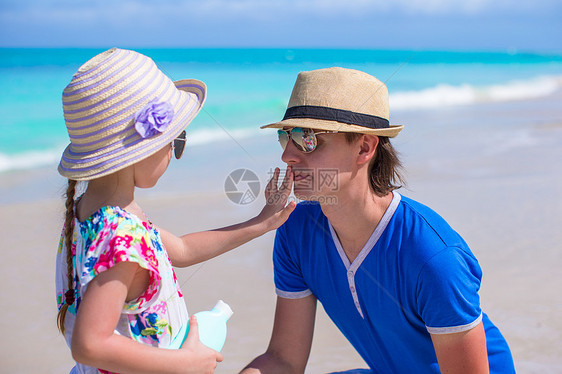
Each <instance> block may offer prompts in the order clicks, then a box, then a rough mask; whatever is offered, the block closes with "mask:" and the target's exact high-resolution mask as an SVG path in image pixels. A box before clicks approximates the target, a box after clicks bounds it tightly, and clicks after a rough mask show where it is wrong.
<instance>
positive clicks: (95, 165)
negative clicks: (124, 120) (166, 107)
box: [58, 79, 207, 181]
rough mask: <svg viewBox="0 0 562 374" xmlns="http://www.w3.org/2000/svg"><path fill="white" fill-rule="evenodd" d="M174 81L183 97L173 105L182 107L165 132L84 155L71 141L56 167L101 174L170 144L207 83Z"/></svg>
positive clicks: (72, 174)
mask: <svg viewBox="0 0 562 374" xmlns="http://www.w3.org/2000/svg"><path fill="white" fill-rule="evenodd" d="M173 83H174V85H175V86H176V88H177V89H178V90H179V91H180V93H181V95H182V100H180V102H179V103H178V104H177V105H176V107H175V110H176V109H177V110H179V109H180V108H181V107H183V111H182V112H181V113H176V114H179V115H176V116H175V117H174V119H173V120H172V121H171V122H170V125H169V126H168V128H167V130H166V131H165V132H163V133H161V134H158V135H155V136H154V137H152V138H149V139H143V140H141V141H140V143H144V142H148V145H143V146H142V147H139V146H136V145H135V144H133V143H137V144H138V142H139V140H138V139H132V140H131V141H129V143H128V144H123V146H122V147H121V148H120V149H116V150H115V151H112V152H111V155H106V154H104V152H105V151H104V152H97V153H94V154H89V155H87V156H82V155H76V154H75V153H73V152H72V144H70V145H68V146H67V147H66V149H65V150H64V152H63V157H62V159H61V162H60V164H59V167H58V171H59V173H60V174H61V175H62V176H64V177H66V178H68V179H73V180H76V181H88V180H91V179H95V178H100V177H103V176H106V175H109V174H112V173H115V172H116V171H119V170H121V169H124V168H126V167H128V166H130V165H132V164H135V163H137V162H139V161H142V160H144V159H146V158H148V157H150V156H152V155H153V154H154V153H156V152H158V151H159V150H160V149H162V148H163V147H164V146H166V145H168V144H170V143H171V142H172V141H173V140H174V139H175V138H177V137H178V136H179V135H180V134H181V132H182V131H183V130H185V129H186V127H187V126H188V125H189V124H190V123H191V121H192V120H193V119H194V118H195V116H196V115H197V114H198V113H199V111H200V110H201V108H202V107H203V104H204V102H205V99H206V97H207V95H206V85H205V83H203V82H201V81H199V80H196V79H183V80H179V81H175V82H173ZM132 128H133V129H134V127H132ZM65 160H66V161H65Z"/></svg>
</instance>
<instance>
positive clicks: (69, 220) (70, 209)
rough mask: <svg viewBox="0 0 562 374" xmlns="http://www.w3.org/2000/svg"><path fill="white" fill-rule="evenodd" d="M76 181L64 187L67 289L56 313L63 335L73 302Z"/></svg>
mask: <svg viewBox="0 0 562 374" xmlns="http://www.w3.org/2000/svg"><path fill="white" fill-rule="evenodd" d="M76 183H77V182H76V181H75V180H72V179H69V180H68V187H67V189H66V215H65V220H64V244H65V247H66V271H67V274H68V291H66V293H65V294H64V299H63V304H62V306H61V308H60V309H59V313H58V315H57V326H58V328H59V331H60V332H61V333H62V334H63V335H64V321H65V319H66V312H67V310H68V307H69V306H70V305H72V304H73V303H74V298H75V297H74V293H75V291H74V266H73V265H72V234H73V232H74V218H75V216H74V195H75V193H76Z"/></svg>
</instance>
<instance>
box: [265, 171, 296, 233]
mask: <svg viewBox="0 0 562 374" xmlns="http://www.w3.org/2000/svg"><path fill="white" fill-rule="evenodd" d="M280 173H281V171H280V170H279V168H275V172H274V174H273V177H271V179H270V180H269V182H268V183H267V186H266V187H265V200H266V204H265V207H264V208H263V209H262V211H261V213H260V214H259V215H258V219H260V220H263V221H264V223H265V225H266V230H267V231H269V230H275V229H276V228H278V227H279V226H281V225H282V224H283V223H284V222H285V221H286V220H287V218H289V215H290V214H291V213H292V212H293V210H295V207H296V206H297V204H296V203H295V202H294V201H290V202H289V204H287V201H288V200H289V195H290V194H291V191H292V190H293V169H292V168H291V167H290V166H288V167H287V171H286V173H285V177H284V178H283V182H282V183H281V186H280V187H279V188H278V187H277V182H278V180H279V174H280Z"/></svg>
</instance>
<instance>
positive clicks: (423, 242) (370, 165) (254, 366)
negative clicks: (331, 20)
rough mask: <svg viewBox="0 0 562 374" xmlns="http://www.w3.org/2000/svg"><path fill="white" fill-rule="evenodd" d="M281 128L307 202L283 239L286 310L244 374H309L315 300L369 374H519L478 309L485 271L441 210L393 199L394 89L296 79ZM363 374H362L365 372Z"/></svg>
mask: <svg viewBox="0 0 562 374" xmlns="http://www.w3.org/2000/svg"><path fill="white" fill-rule="evenodd" d="M264 127H267V128H278V129H281V130H279V141H280V143H281V145H282V147H283V148H284V151H283V155H282V160H283V161H284V162H285V163H287V165H288V166H289V168H290V169H291V171H288V172H292V173H293V175H294V193H295V196H297V197H298V198H299V199H301V200H305V201H304V202H302V203H300V204H299V205H298V206H297V208H296V209H295V211H294V212H293V213H292V215H291V216H290V217H289V220H288V221H287V222H286V223H285V224H284V225H283V226H282V227H280V228H279V229H278V230H277V235H276V238H275V247H274V255H273V260H274V268H275V286H276V291H277V295H278V298H277V308H276V312H275V323H274V326H273V333H272V337H271V341H270V344H269V347H268V348H267V351H266V352H265V353H264V354H263V355H261V356H259V357H257V358H256V359H254V361H252V362H251V363H250V364H249V365H248V366H247V367H246V368H245V369H244V370H243V373H244V374H250V373H283V374H287V373H302V372H304V370H305V367H306V363H307V360H308V356H309V353H310V348H311V343H312V335H313V330H314V320H315V313H316V301H317V300H319V301H320V302H321V303H322V304H323V306H324V309H325V310H326V312H327V314H328V315H329V316H330V318H331V319H332V321H333V322H334V323H335V324H336V326H337V327H338V328H339V329H340V330H341V331H342V333H343V334H344V335H345V337H346V338H347V339H348V340H349V341H350V342H351V344H352V345H353V346H354V347H355V349H356V350H357V351H358V352H359V354H360V355H361V356H362V357H363V359H364V360H365V362H366V363H367V364H368V365H369V367H370V371H367V372H372V373H438V372H440V371H441V372H446V373H471V374H473V373H487V372H492V373H513V372H515V370H514V366H513V360H512V357H511V353H510V350H509V347H508V345H507V343H506V341H505V340H504V338H503V337H502V335H501V334H500V332H499V330H498V329H497V328H496V327H495V326H494V325H493V324H492V323H491V322H490V320H489V319H488V317H487V316H486V315H485V314H483V313H482V311H481V309H480V300H479V296H478V290H479V288H480V280H481V276H482V273H481V270H480V267H479V265H478V262H477V260H476V258H475V257H474V255H473V254H472V252H471V251H470V249H469V248H468V246H467V244H466V243H465V242H464V240H463V239H462V238H461V237H460V236H459V235H458V234H457V233H456V232H455V231H454V230H453V229H452V228H451V227H450V226H449V225H448V224H447V223H446V222H445V221H444V220H443V219H442V218H441V217H439V216H438V215H437V214H436V213H435V212H433V211H432V210H430V209H429V208H427V207H425V206H424V205H422V204H420V203H417V202H415V201H413V200H411V199H408V198H406V197H403V196H401V195H400V194H398V193H397V192H396V191H395V190H396V189H397V188H399V187H400V183H401V182H402V178H401V176H400V174H399V171H398V169H399V167H400V162H399V159H398V157H397V154H396V152H395V150H394V148H393V147H392V145H391V143H390V142H389V138H390V137H394V136H396V135H398V133H399V132H400V131H401V130H402V128H403V126H392V125H390V124H389V110H388V91H387V88H386V86H385V85H384V84H383V83H382V82H380V81H379V80H377V79H376V78H374V77H372V76H370V75H368V74H366V73H363V72H360V71H356V70H349V69H342V68H330V69H321V70H315V71H310V72H302V73H300V74H299V76H298V78H297V81H296V83H295V87H294V89H293V93H292V95H291V99H290V101H289V105H288V109H287V112H286V114H285V117H284V119H283V120H282V121H281V122H277V123H274V124H271V125H268V126H264ZM362 372H363V371H362Z"/></svg>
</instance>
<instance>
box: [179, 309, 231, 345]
mask: <svg viewBox="0 0 562 374" xmlns="http://www.w3.org/2000/svg"><path fill="white" fill-rule="evenodd" d="M232 313H233V312H232V309H230V307H229V306H228V304H227V303H225V302H224V301H222V300H219V301H218V302H217V305H215V307H214V308H213V309H211V310H209V311H204V312H199V313H195V317H197V324H198V325H199V340H200V341H201V343H203V344H205V345H206V346H207V347H209V348H211V349H214V350H215V351H217V352H220V351H221V349H222V347H223V345H224V341H225V340H226V321H228V319H229V318H230V317H231V316H232ZM187 334H189V325H187V327H186V329H185V332H183V331H180V333H179V334H178V336H176V339H174V341H173V342H172V344H171V345H170V347H169V348H173V349H178V348H180V347H181V346H182V345H183V343H184V342H185V339H186V338H187Z"/></svg>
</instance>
